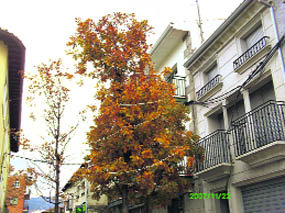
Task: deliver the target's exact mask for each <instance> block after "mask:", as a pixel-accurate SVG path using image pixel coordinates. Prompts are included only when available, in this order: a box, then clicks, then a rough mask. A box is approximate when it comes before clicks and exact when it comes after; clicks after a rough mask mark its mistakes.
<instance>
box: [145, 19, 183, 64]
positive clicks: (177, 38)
mask: <svg viewBox="0 0 285 213" xmlns="http://www.w3.org/2000/svg"><path fill="white" fill-rule="evenodd" d="M187 33H189V31H187V30H184V29H179V28H176V27H175V26H174V24H173V23H170V24H169V25H168V26H167V27H166V29H165V30H164V32H163V33H162V34H161V36H160V37H159V38H158V40H157V41H156V42H155V44H154V45H153V48H152V49H151V51H150V56H151V58H152V61H153V62H154V64H155V66H156V68H158V67H160V65H161V63H162V61H164V60H165V58H166V57H167V56H169V55H170V54H171V53H172V52H173V50H174V49H175V48H176V47H177V45H178V44H179V42H182V41H183V39H184V38H185V36H186V35H187Z"/></svg>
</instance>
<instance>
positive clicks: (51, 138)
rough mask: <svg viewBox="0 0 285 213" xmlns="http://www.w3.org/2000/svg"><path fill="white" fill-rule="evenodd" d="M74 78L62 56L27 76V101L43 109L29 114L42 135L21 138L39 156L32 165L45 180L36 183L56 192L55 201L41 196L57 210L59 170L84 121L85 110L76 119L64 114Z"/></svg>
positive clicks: (24, 144) (42, 65)
mask: <svg viewBox="0 0 285 213" xmlns="http://www.w3.org/2000/svg"><path fill="white" fill-rule="evenodd" d="M72 77H73V76H72V75H70V74H67V72H66V70H65V68H64V67H63V64H62V61H61V60H60V59H59V60H56V61H51V62H50V63H49V64H44V63H42V64H40V65H39V66H37V72H36V74H33V75H29V76H25V78H26V80H27V81H28V82H27V83H28V85H29V86H28V90H29V94H30V95H29V96H28V98H27V100H28V101H29V103H30V104H31V106H35V105H36V107H40V108H41V112H40V113H39V114H35V113H33V114H31V116H30V117H31V118H32V119H34V120H35V121H36V122H37V125H38V126H39V127H42V129H40V128H39V129H37V130H36V131H37V133H38V134H39V133H43V135H42V136H41V139H42V140H41V141H36V142H33V141H31V142H30V141H29V140H27V139H25V138H24V137H21V138H22V140H21V142H22V145H23V146H24V147H25V148H26V149H28V150H29V151H31V153H32V154H33V156H34V157H33V158H37V157H39V158H40V163H37V162H35V163H33V164H32V165H33V166H34V168H35V171H36V174H37V175H38V176H39V178H38V182H39V181H41V182H42V183H38V184H37V185H36V186H37V187H36V189H37V190H38V191H39V192H40V193H42V191H41V187H43V185H46V186H48V188H50V189H51V190H52V191H54V195H55V199H54V200H52V199H47V198H46V196H42V197H43V198H44V199H45V200H46V201H48V202H50V203H53V204H54V205H55V212H56V213H57V212H58V211H59V209H58V208H59V203H60V202H61V201H60V181H61V179H60V172H61V168H62V166H63V164H64V163H65V162H66V160H67V153H66V150H67V146H68V144H69V142H70V141H71V138H72V136H73V133H74V131H75V130H76V129H77V127H78V125H79V122H80V121H81V120H82V119H83V120H84V116H83V114H84V113H83V111H82V112H78V116H77V117H76V113H75V114H74V113H73V118H71V117H68V116H67V115H65V114H66V111H67V110H68V109H67V106H68V103H69V101H70V89H69V88H68V87H67V86H66V85H67V84H68V83H70V82H68V80H67V79H71V78H72ZM69 110H72V109H69ZM41 113H42V114H41ZM40 118H42V119H40ZM73 119H77V120H76V122H75V123H74V125H71V124H70V123H72V120H73ZM42 120H43V122H42ZM45 133H46V134H45Z"/></svg>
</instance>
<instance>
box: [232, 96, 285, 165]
mask: <svg viewBox="0 0 285 213" xmlns="http://www.w3.org/2000/svg"><path fill="white" fill-rule="evenodd" d="M231 131H232V136H233V143H234V149H235V156H236V159H238V160H242V161H244V162H246V163H248V164H249V165H250V166H252V167H257V166H261V165H264V164H266V163H270V162H273V161H277V160H280V159H283V158H285V134H284V132H285V102H277V101H269V102H266V103H265V104H263V105H261V106H259V107H257V108H255V109H254V110H252V111H250V112H248V113H246V114H245V115H243V116H242V117H240V118H239V119H237V120H235V121H233V122H232V130H231Z"/></svg>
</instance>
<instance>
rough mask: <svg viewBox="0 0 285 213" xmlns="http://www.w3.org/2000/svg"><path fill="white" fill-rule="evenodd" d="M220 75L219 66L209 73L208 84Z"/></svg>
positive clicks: (211, 69)
mask: <svg viewBox="0 0 285 213" xmlns="http://www.w3.org/2000/svg"><path fill="white" fill-rule="evenodd" d="M218 74H219V70H218V67H217V65H214V66H213V67H211V68H210V69H209V71H208V72H207V80H208V82H209V81H211V80H212V79H213V78H215V77H216V76H217V75H218Z"/></svg>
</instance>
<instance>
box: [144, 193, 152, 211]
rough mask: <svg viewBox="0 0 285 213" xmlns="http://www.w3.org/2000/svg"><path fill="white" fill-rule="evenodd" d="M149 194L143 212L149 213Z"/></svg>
mask: <svg viewBox="0 0 285 213" xmlns="http://www.w3.org/2000/svg"><path fill="white" fill-rule="evenodd" d="M149 212H150V211H149V196H147V197H146V198H145V199H144V206H143V213H149Z"/></svg>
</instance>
